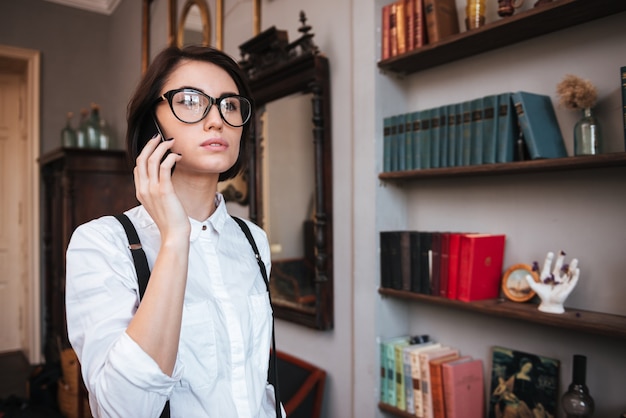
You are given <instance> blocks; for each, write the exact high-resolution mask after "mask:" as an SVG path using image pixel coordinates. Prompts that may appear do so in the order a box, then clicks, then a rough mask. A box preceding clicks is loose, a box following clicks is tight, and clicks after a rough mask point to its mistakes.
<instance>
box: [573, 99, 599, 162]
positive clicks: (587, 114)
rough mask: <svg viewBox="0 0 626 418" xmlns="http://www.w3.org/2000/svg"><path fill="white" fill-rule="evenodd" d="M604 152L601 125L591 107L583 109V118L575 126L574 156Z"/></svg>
mask: <svg viewBox="0 0 626 418" xmlns="http://www.w3.org/2000/svg"><path fill="white" fill-rule="evenodd" d="M601 152H602V133H601V130H600V124H599V123H598V120H597V119H596V118H595V116H594V115H593V112H592V111H591V108H590V107H587V108H585V109H583V117H582V119H580V120H579V121H578V122H576V125H575V126H574V154H575V155H596V154H600V153H601Z"/></svg>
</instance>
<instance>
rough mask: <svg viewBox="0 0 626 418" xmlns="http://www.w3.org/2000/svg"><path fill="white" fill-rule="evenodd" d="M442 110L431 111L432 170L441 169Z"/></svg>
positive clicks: (436, 108)
mask: <svg viewBox="0 0 626 418" xmlns="http://www.w3.org/2000/svg"><path fill="white" fill-rule="evenodd" d="M440 123H441V108H439V107H435V108H433V109H430V168H439V167H440V162H441V156H440V155H441V138H440V133H441V131H440Z"/></svg>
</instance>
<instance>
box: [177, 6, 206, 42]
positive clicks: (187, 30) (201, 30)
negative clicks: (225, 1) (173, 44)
mask: <svg viewBox="0 0 626 418" xmlns="http://www.w3.org/2000/svg"><path fill="white" fill-rule="evenodd" d="M177 44H178V47H179V48H183V47H185V46H187V45H204V46H208V45H210V44H211V26H210V16H209V8H208V7H207V5H206V3H205V2H204V1H203V0H187V2H186V3H185V5H184V6H183V9H182V12H181V15H180V21H179V23H178V36H177Z"/></svg>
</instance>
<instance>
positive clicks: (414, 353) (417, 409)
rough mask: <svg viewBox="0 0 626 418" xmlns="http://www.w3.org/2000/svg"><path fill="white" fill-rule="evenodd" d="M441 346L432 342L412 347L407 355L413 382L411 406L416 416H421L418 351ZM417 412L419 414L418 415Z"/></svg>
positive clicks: (435, 348) (420, 377)
mask: <svg viewBox="0 0 626 418" xmlns="http://www.w3.org/2000/svg"><path fill="white" fill-rule="evenodd" d="M441 347H442V345H441V343H438V342H432V343H431V344H428V345H426V346H423V347H413V348H412V349H411V350H409V353H408V356H409V360H410V363H411V379H412V382H413V408H414V412H413V413H414V414H415V415H416V416H422V413H423V410H424V409H423V408H424V407H423V397H422V388H421V387H422V373H421V369H420V367H421V365H420V358H419V355H420V353H422V352H424V351H430V350H438V349H440V348H441ZM418 414H419V415H418Z"/></svg>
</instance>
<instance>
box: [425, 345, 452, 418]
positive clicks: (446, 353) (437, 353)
mask: <svg viewBox="0 0 626 418" xmlns="http://www.w3.org/2000/svg"><path fill="white" fill-rule="evenodd" d="M458 356H459V350H458V349H456V348H452V347H442V348H440V349H438V350H431V351H424V352H421V353H419V359H420V373H421V380H422V385H421V389H422V410H421V415H418V413H419V412H420V411H418V410H417V409H416V410H415V415H417V416H421V417H423V418H433V410H432V396H431V389H430V361H431V360H434V359H437V358H444V357H446V358H450V359H451V358H452V357H458Z"/></svg>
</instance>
